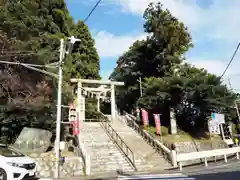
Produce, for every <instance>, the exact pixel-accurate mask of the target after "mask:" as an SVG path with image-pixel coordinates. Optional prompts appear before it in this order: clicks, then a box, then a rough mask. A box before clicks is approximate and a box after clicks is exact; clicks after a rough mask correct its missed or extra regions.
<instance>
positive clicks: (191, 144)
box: [175, 140, 228, 165]
mask: <svg viewBox="0 0 240 180" xmlns="http://www.w3.org/2000/svg"><path fill="white" fill-rule="evenodd" d="M175 146H176V151H177V153H190V152H199V151H207V150H213V149H222V148H228V146H227V144H226V143H225V142H224V141H222V140H216V141H210V140H209V141H195V140H192V141H186V142H175ZM223 158H224V157H223V156H221V157H216V160H220V159H223ZM207 160H208V161H215V158H214V157H212V158H208V159H207ZM203 162H204V159H201V160H194V161H187V162H183V163H182V165H193V164H198V163H203Z"/></svg>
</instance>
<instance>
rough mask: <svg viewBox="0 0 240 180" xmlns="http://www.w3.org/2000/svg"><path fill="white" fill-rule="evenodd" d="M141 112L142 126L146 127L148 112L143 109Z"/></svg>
mask: <svg viewBox="0 0 240 180" xmlns="http://www.w3.org/2000/svg"><path fill="white" fill-rule="evenodd" d="M141 111H142V120H143V125H144V126H148V124H149V122H148V112H147V111H146V110H145V109H141Z"/></svg>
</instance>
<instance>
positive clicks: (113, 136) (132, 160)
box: [101, 116, 137, 171]
mask: <svg viewBox="0 0 240 180" xmlns="http://www.w3.org/2000/svg"><path fill="white" fill-rule="evenodd" d="M105 118H106V117H105V116H104V118H103V119H105ZM101 125H102V127H103V128H104V129H105V130H106V132H107V133H108V135H109V136H110V137H111V139H112V140H113V141H114V142H115V144H116V145H117V146H118V147H119V149H120V150H121V151H122V153H123V154H124V155H125V157H126V158H127V159H128V161H129V162H130V164H131V165H132V167H133V168H134V170H135V171H137V167H136V165H135V157H134V153H133V151H132V150H131V149H130V147H129V146H128V145H127V144H126V143H125V142H124V140H123V139H122V138H121V137H120V136H119V134H118V133H117V132H116V131H115V130H114V129H113V127H112V126H111V124H110V123H109V121H103V120H102V121H101Z"/></svg>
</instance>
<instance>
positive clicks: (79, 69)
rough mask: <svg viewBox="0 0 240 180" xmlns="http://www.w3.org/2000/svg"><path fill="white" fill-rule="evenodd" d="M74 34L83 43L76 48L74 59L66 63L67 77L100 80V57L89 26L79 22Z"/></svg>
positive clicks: (73, 53)
mask: <svg viewBox="0 0 240 180" xmlns="http://www.w3.org/2000/svg"><path fill="white" fill-rule="evenodd" d="M72 34H74V36H75V37H76V38H78V39H80V40H81V41H80V42H79V43H77V44H76V45H75V46H74V49H73V52H72V57H71V58H70V59H69V60H68V61H67V62H66V68H65V72H66V77H68V78H82V79H99V78H100V76H99V69H100V66H99V65H100V63H99V56H98V53H97V50H96V48H95V43H94V40H93V38H92V36H91V34H90V31H89V29H88V27H87V25H86V24H84V22H83V21H78V23H77V24H76V26H75V27H74V28H73V30H72Z"/></svg>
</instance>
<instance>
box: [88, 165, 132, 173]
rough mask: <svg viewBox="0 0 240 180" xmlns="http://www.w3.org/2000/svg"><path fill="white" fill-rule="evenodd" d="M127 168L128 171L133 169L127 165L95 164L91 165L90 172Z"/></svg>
mask: <svg viewBox="0 0 240 180" xmlns="http://www.w3.org/2000/svg"><path fill="white" fill-rule="evenodd" d="M120 169H121V170H128V171H132V170H134V169H133V168H132V167H130V166H129V167H128V166H108V167H104V166H102V167H99V166H96V167H93V168H91V171H92V172H97V171H99V172H101V171H116V170H120Z"/></svg>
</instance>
